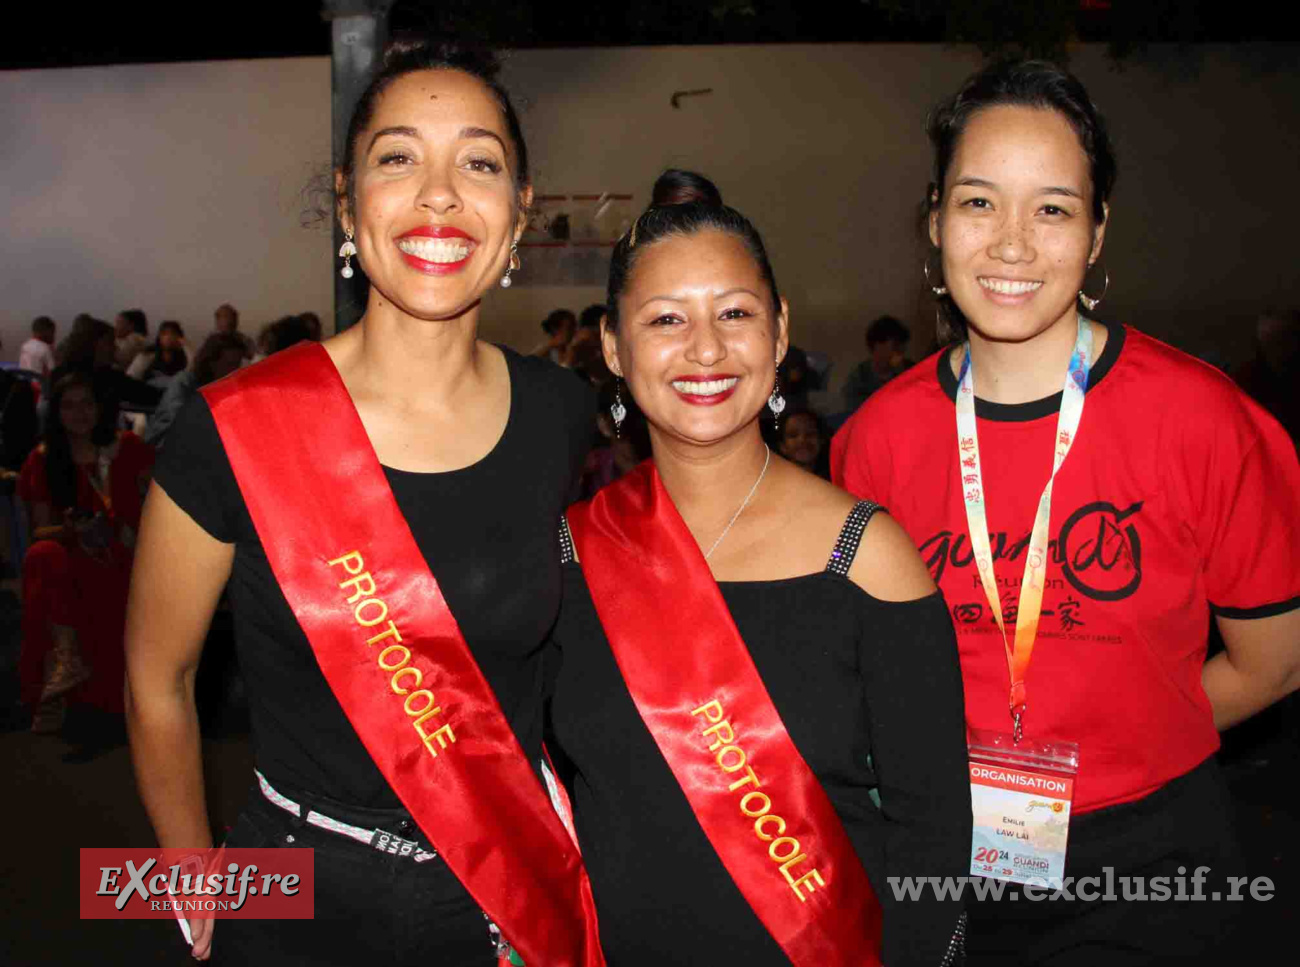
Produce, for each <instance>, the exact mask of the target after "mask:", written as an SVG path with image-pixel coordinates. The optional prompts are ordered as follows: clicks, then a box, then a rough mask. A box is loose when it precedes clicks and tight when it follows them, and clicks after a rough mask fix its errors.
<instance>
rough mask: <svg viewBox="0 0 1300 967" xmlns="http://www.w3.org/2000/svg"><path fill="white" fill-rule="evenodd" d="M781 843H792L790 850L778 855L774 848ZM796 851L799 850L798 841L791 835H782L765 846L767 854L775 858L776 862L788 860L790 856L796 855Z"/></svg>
mask: <svg viewBox="0 0 1300 967" xmlns="http://www.w3.org/2000/svg"><path fill="white" fill-rule="evenodd" d="M782 843H792V844H793V848H792V849H791V850H790V852H788V853H786V854H785V855H784V856H781V855H779V854H778V853H777V851H776V848H777V847H778V846H780V845H781V844H782ZM798 852H799V841H798V840H797V839H795V838H794V837H793V836H782V837H781V838H780V839H776V840H773V841H772V845H771V846H769V847H768V848H767V855H768V856H770V857H772V859H774V860H776V861H777V862H778V863H781V862H783V861H785V860H788V859H789V858H790V857H792V856H794V855H796V854H797V853H798Z"/></svg>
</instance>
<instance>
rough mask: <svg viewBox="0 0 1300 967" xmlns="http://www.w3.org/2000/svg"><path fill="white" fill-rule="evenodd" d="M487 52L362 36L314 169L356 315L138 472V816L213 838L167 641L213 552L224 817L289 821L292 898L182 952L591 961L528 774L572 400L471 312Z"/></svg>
mask: <svg viewBox="0 0 1300 967" xmlns="http://www.w3.org/2000/svg"><path fill="white" fill-rule="evenodd" d="M495 75H496V66H495V63H494V62H493V61H492V60H491V59H490V58H487V57H485V56H483V55H481V54H473V53H470V52H467V51H464V50H461V49H458V48H454V47H447V46H436V45H431V44H428V43H425V42H420V41H409V40H399V41H397V42H395V43H394V44H393V45H392V46H391V47H390V49H389V50H388V52H387V54H386V56H385V59H384V61H383V63H382V64H381V65H380V68H379V71H378V73H377V74H376V76H375V78H374V80H373V82H372V83H371V85H370V87H369V88H368V89H367V91H366V92H365V94H364V95H363V96H362V98H361V100H360V101H359V103H358V106H357V110H356V114H355V116H354V117H353V119H352V123H351V125H350V126H349V129H348V137H347V145H346V152H345V155H344V157H343V159H342V164H341V165H340V167H339V170H338V172H337V175H336V179H335V185H336V192H337V199H336V201H337V214H338V217H339V219H340V221H341V222H342V225H343V228H344V230H345V232H346V235H347V238H348V245H347V246H345V250H344V252H343V253H341V254H342V255H343V256H344V259H345V261H344V265H345V267H347V266H349V265H350V260H351V259H352V258H353V257H355V258H357V259H358V260H359V261H360V262H361V264H362V265H363V266H364V267H365V270H366V276H367V277H368V278H369V280H370V291H369V295H368V301H367V306H366V311H365V314H364V315H363V317H362V318H361V320H360V322H359V324H358V325H356V326H354V327H353V328H351V329H349V330H348V331H346V332H345V333H343V334H341V335H339V336H337V337H335V338H334V339H331V340H329V341H328V342H326V343H323V344H318V343H312V342H307V343H302V344H299V345H298V346H295V347H293V348H291V349H288V350H285V351H284V352H281V353H277V354H275V355H274V356H272V357H270V358H269V359H267V360H266V361H264V362H262V363H260V364H258V365H256V366H252V367H248V368H247V369H245V370H242V371H241V372H240V373H238V374H236V375H234V376H231V377H229V378H227V379H224V380H220V381H218V382H216V383H213V384H212V385H210V386H209V387H207V388H206V389H205V390H204V391H203V394H202V396H201V397H200V398H199V399H198V400H196V401H195V402H194V403H192V404H190V405H188V406H187V407H186V409H184V410H183V411H182V412H181V414H180V415H179V417H178V418H177V420H176V424H175V426H174V428H173V429H172V431H171V435H170V438H169V444H168V448H167V450H166V451H165V453H166V456H165V458H164V460H163V463H162V465H161V466H160V467H159V468H158V472H157V474H156V477H155V485H154V487H153V490H152V491H151V493H150V496H149V499H148V504H147V506H146V509H145V521H144V525H143V528H142V532H141V538H140V550H139V556H138V558H137V564H136V569H135V574H134V578H133V585H132V598H131V608H130V624H129V628H128V633H127V649H128V665H129V709H130V716H129V721H130V725H131V738H132V744H133V747H134V753H135V762H136V767H137V772H138V775H139V782H140V789H141V793H142V796H143V798H144V800H145V803H146V806H147V808H148V810H149V813H150V816H151V818H152V820H153V823H154V826H155V829H156V830H157V833H158V838H159V841H160V842H161V843H162V845H164V846H167V847H184V848H196V849H198V848H206V847H208V846H210V845H211V839H210V834H209V831H208V823H207V817H206V814H205V812H204V807H203V801H204V800H203V783H202V770H201V766H200V762H199V745H198V734H197V728H196V719H195V709H194V692H193V684H194V669H195V666H196V665H197V662H198V658H199V653H200V651H201V648H202V644H203V639H204V632H205V629H206V628H207V625H208V621H209V619H210V618H211V616H212V612H213V609H214V608H215V607H216V604H217V601H218V599H219V597H220V595H221V592H222V589H223V587H224V586H225V585H226V584H227V583H229V585H230V588H231V600H232V604H233V607H234V613H235V637H236V648H237V651H238V654H239V660H240V664H241V666H242V670H243V673H244V677H245V680H246V682H247V684H248V692H249V701H250V705H251V707H252V719H253V741H254V745H255V747H256V750H257V765H258V771H257V775H256V777H255V781H254V782H253V783H252V785H251V789H250V794H249V801H248V804H247V807H246V808H245V810H244V812H243V813H242V814H241V816H240V819H239V821H238V823H236V825H235V828H234V829H233V830H232V831H231V833H230V836H229V838H228V839H227V841H226V842H227V845H230V846H295V847H311V848H313V849H314V850H315V863H316V896H315V920H313V921H302V922H301V924H300V925H299V926H295V925H294V923H295V922H278V923H273V922H270V921H267V922H261V921H252V920H232V921H228V922H224V923H223V924H222V926H221V928H220V929H219V930H216V931H214V930H213V927H212V921H210V920H208V921H204V920H194V921H191V926H192V929H193V931H194V937H195V942H194V950H193V952H194V954H195V956H197V957H199V958H201V959H202V958H206V957H207V956H208V954H209V952H210V950H211V949H212V945H213V938H214V935H215V937H216V941H215V942H216V945H217V949H219V951H220V956H221V957H222V958H223V960H224V959H225V958H229V962H231V963H242V964H262V963H275V964H313V965H316V964H346V965H350V967H353V965H356V964H358V963H372V964H376V965H378V964H407V963H413V962H436V963H439V964H448V965H461V964H464V965H476V964H483V963H486V962H489V960H490V959H491V958H492V956H493V952H494V950H495V953H496V955H497V956H500V957H506V956H508V955H509V954H510V953H511V951H512V949H513V950H517V951H518V952H519V953H521V954H522V955H523V957H524V958H525V959H526V960H527V962H529V963H530V964H571V965H574V967H599V965H600V964H601V963H602V959H601V954H600V949H599V945H598V943H597V941H596V937H595V919H594V913H593V910H592V908H591V902H590V891H589V887H588V886H587V883H586V874H585V872H584V871H583V867H582V864H581V861H580V859H579V857H578V854H577V851H576V849H575V848H574V846H573V843H572V841H571V839H570V837H569V834H568V832H567V831H566V830H565V829H564V826H563V825H562V823H561V821H560V819H559V818H557V816H556V814H555V812H554V811H553V810H552V806H551V803H550V801H549V800H548V798H547V796H546V794H545V793H544V791H543V786H542V784H541V783H540V782H539V774H540V772H539V770H540V768H541V767H540V765H539V763H540V760H541V708H542V705H543V701H544V695H543V692H542V686H543V683H544V680H545V679H544V676H543V675H542V668H541V662H542V649H541V647H540V646H541V644H542V641H543V638H544V636H545V633H546V630H547V628H548V627H549V626H550V624H551V622H552V620H553V618H554V616H555V612H556V608H557V607H558V603H559V593H560V562H559V555H558V549H557V548H556V546H555V541H554V533H555V523H556V521H557V520H558V519H559V516H560V513H561V511H562V509H563V506H564V503H565V500H566V497H567V495H568V494H569V493H570V492H571V491H572V489H573V487H574V484H575V482H576V478H577V476H578V474H579V472H580V469H581V466H582V462H583V457H584V455H585V451H586V448H587V446H588V444H589V441H590V437H591V426H592V415H593V413H592V411H593V401H592V400H591V399H590V396H589V392H588V391H587V390H586V389H585V387H583V386H582V385H581V384H580V383H579V382H578V381H576V380H574V379H573V378H572V377H571V376H569V375H568V374H566V373H565V372H564V371H563V370H560V369H559V368H557V367H555V366H552V365H551V364H549V363H547V362H546V361H544V360H538V359H532V358H526V357H521V356H519V355H517V354H515V353H512V352H510V351H509V350H506V349H502V348H499V347H497V346H492V345H487V344H484V343H482V342H480V341H479V340H478V338H477V332H478V325H479V311H480V300H481V299H482V297H483V295H484V293H485V292H486V291H487V290H488V289H489V288H490V287H492V286H496V285H498V284H504V280H505V279H506V278H507V277H508V274H509V270H510V266H511V263H512V258H513V247H514V244H515V242H516V241H517V239H518V237H519V234H520V232H521V231H522V230H523V226H524V221H525V216H526V211H527V207H528V205H529V202H530V201H531V197H532V187H531V185H530V184H529V181H528V167H527V166H528V162H527V158H528V155H527V149H526V147H525V145H524V140H523V135H522V132H521V131H520V129H519V122H518V119H517V117H516V116H515V112H514V109H513V108H512V107H511V104H510V100H509V97H508V96H507V95H506V93H505V91H504V90H503V89H502V88H501V87H500V85H499V84H497V82H496V80H495ZM358 841H359V842H358ZM372 844H378V845H375V846H374V848H372ZM381 847H382V849H381ZM488 856H490V857H492V860H491V861H490V862H486V861H483V858H484V857H488ZM377 935H380V936H382V938H383V939H382V941H380V942H377V941H376V936H377Z"/></svg>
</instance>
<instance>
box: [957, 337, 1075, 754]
mask: <svg viewBox="0 0 1300 967" xmlns="http://www.w3.org/2000/svg"><path fill="white" fill-rule="evenodd" d="M1078 325H1079V335H1078V338H1077V339H1076V340H1075V343H1074V353H1073V355H1071V356H1070V367H1069V369H1068V370H1067V372H1066V374H1065V387H1064V390H1063V391H1062V393H1061V412H1060V415H1059V417H1058V418H1057V423H1056V448H1055V453H1054V455H1053V458H1052V475H1051V476H1050V477H1049V478H1048V479H1047V486H1046V487H1044V488H1043V495H1042V496H1041V497H1040V498H1038V513H1037V515H1036V516H1035V517H1034V529H1033V532H1032V534H1031V535H1030V538H1029V553H1028V554H1027V556H1026V558H1025V573H1024V576H1023V577H1022V578H1021V580H1020V602H1019V607H1018V609H1017V614H1016V628H1015V639H1014V641H1015V643H1014V646H1013V644H1012V642H1011V640H1009V639H1008V638H1007V627H1006V624H1005V622H1004V621H1003V620H1002V601H1001V597H1000V595H999V594H998V583H997V578H996V577H995V576H994V573H993V550H992V548H991V547H990V545H989V525H988V515H987V513H986V512H985V506H984V476H983V474H982V472H981V471H980V448H979V438H978V435H977V433H976V430H975V388H974V386H975V378H974V373H973V372H972V370H971V358H970V343H969V342H968V343H966V358H965V359H964V360H963V361H962V364H961V377H960V381H961V385H960V387H959V388H958V390H957V447H958V454H957V456H958V459H959V460H960V461H961V462H960V465H959V467H958V471H959V472H960V474H961V482H962V498H963V500H964V501H965V502H966V526H967V529H968V530H969V532H970V542H971V549H972V550H973V552H974V554H975V566H976V567H977V568H978V569H979V575H980V583H982V584H983V585H984V594H985V596H986V597H987V598H988V601H989V607H990V608H991V609H992V611H993V617H994V618H995V619H996V620H997V623H998V630H999V631H1001V632H1002V644H1003V645H1004V647H1005V648H1006V651H1007V669H1008V671H1009V672H1010V673H1011V700H1010V705H1011V717H1012V720H1013V721H1014V723H1015V731H1014V738H1015V740H1016V741H1017V742H1019V741H1020V737H1021V735H1022V734H1023V729H1022V726H1021V717H1022V716H1023V715H1024V711H1025V709H1026V708H1027V707H1028V703H1027V702H1026V700H1025V672H1026V671H1027V670H1028V668H1029V658H1030V656H1031V655H1032V654H1033V651H1034V639H1035V638H1036V637H1037V635H1038V618H1039V615H1040V614H1041V613H1042V610H1043V582H1044V578H1045V576H1046V574H1047V545H1048V525H1049V523H1050V521H1051V516H1052V482H1053V481H1054V480H1055V479H1056V472H1057V471H1058V470H1060V469H1061V464H1062V463H1064V462H1065V458H1066V455H1067V454H1069V452H1070V447H1071V446H1072V445H1073V443H1074V438H1075V435H1076V434H1077V433H1078V430H1079V421H1080V420H1081V419H1082V417H1083V400H1084V393H1085V392H1086V391H1087V389H1088V359H1089V357H1090V356H1091V355H1092V329H1091V328H1089V326H1088V324H1087V323H1086V322H1084V319H1083V317H1082V316H1080V317H1079V320H1078Z"/></svg>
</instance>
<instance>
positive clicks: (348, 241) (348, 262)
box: [339, 228, 357, 279]
mask: <svg viewBox="0 0 1300 967" xmlns="http://www.w3.org/2000/svg"><path fill="white" fill-rule="evenodd" d="M356 254H357V246H356V243H355V242H353V241H352V229H350V228H345V229H344V230H343V244H342V245H341V246H339V258H341V259H342V260H343V268H341V269H339V275H341V276H343V278H345V279H350V278H352V275H353V272H352V256H354V255H356Z"/></svg>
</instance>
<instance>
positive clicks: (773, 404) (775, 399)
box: [767, 359, 785, 427]
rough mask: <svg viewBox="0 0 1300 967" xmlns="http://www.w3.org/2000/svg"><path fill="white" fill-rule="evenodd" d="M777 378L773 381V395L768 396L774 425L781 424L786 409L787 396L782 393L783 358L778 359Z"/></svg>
mask: <svg viewBox="0 0 1300 967" xmlns="http://www.w3.org/2000/svg"><path fill="white" fill-rule="evenodd" d="M776 365H777V371H776V379H775V380H774V381H773V383H772V395H771V396H769V397H768V398H767V408H768V409H769V410H771V411H772V426H773V427H777V426H780V424H781V413H782V411H783V410H784V409H785V397H784V396H782V395H781V369H780V366H781V360H779V359H778V360H777V361H776Z"/></svg>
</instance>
